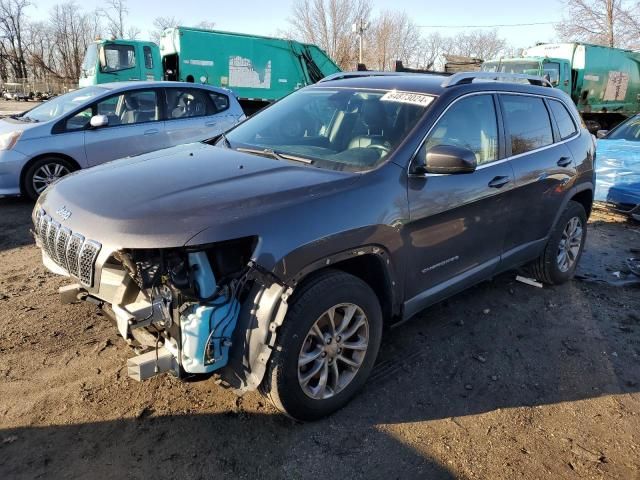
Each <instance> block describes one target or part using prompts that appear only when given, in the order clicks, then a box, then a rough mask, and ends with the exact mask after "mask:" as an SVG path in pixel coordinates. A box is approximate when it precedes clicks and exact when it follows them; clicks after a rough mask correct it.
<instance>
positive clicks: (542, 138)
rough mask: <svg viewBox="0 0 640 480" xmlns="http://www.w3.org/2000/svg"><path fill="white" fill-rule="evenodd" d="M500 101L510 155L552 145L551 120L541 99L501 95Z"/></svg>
mask: <svg viewBox="0 0 640 480" xmlns="http://www.w3.org/2000/svg"><path fill="white" fill-rule="evenodd" d="M501 99H502V109H503V115H504V121H505V124H506V126H507V129H508V130H507V131H508V137H507V142H510V143H511V155H520V154H522V153H527V152H530V151H532V150H536V149H538V148H542V147H546V146H547V145H551V144H552V143H553V131H552V129H551V120H550V119H549V112H548V111H547V107H545V105H544V101H543V100H542V98H540V97H529V96H525V95H501Z"/></svg>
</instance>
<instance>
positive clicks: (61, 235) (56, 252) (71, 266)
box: [34, 210, 102, 287]
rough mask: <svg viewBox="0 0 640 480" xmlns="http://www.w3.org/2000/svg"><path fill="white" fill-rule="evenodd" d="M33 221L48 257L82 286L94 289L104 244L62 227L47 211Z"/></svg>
mask: <svg viewBox="0 0 640 480" xmlns="http://www.w3.org/2000/svg"><path fill="white" fill-rule="evenodd" d="M34 221H35V225H34V228H35V231H36V234H37V236H38V240H39V241H40V244H41V247H42V249H43V250H44V251H45V252H46V254H47V255H48V256H49V258H51V260H53V261H54V262H55V263H57V264H58V265H59V266H60V267H62V268H64V269H65V270H66V271H67V272H68V273H69V274H70V275H72V276H73V277H76V278H77V279H78V280H79V281H80V283H82V284H83V285H85V286H87V287H93V280H94V273H95V264H96V259H97V258H98V254H99V253H100V250H101V248H102V245H101V244H100V243H98V242H95V241H93V240H88V239H86V238H85V237H84V236H82V235H80V234H79V233H74V232H72V231H71V230H70V229H69V228H67V227H63V226H62V225H60V223H58V222H56V221H55V220H53V219H52V218H51V217H50V216H49V215H47V214H46V212H45V211H44V210H41V211H40V212H38V213H36V216H35V219H34Z"/></svg>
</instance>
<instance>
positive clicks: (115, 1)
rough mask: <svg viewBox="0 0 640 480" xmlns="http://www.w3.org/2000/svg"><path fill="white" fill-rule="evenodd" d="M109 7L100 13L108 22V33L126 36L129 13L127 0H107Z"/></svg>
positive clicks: (114, 35) (112, 35)
mask: <svg viewBox="0 0 640 480" xmlns="http://www.w3.org/2000/svg"><path fill="white" fill-rule="evenodd" d="M106 4H107V7H106V8H104V9H102V10H100V13H101V14H102V16H103V17H104V19H105V20H106V22H107V25H106V27H107V34H108V35H109V36H111V37H114V38H125V21H124V19H125V17H126V16H127V14H128V13H129V9H128V8H127V0H107V1H106Z"/></svg>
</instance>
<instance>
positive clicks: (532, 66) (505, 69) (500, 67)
mask: <svg viewBox="0 0 640 480" xmlns="http://www.w3.org/2000/svg"><path fill="white" fill-rule="evenodd" d="M482 70H483V71H485V72H500V73H522V74H525V75H540V63H538V62H524V61H523V62H485V63H483V64H482ZM545 73H547V72H545Z"/></svg>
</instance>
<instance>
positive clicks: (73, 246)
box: [67, 233, 84, 277]
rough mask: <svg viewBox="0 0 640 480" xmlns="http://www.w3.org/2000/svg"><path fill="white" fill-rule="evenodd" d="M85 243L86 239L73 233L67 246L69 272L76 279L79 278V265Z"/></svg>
mask: <svg viewBox="0 0 640 480" xmlns="http://www.w3.org/2000/svg"><path fill="white" fill-rule="evenodd" d="M83 243H84V237H83V236H82V235H80V234H79V233H73V234H72V235H71V239H70V240H69V244H68V246H67V271H68V272H69V273H70V274H71V275H73V276H74V277H79V275H78V264H79V260H80V249H81V248H82V244H83Z"/></svg>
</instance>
